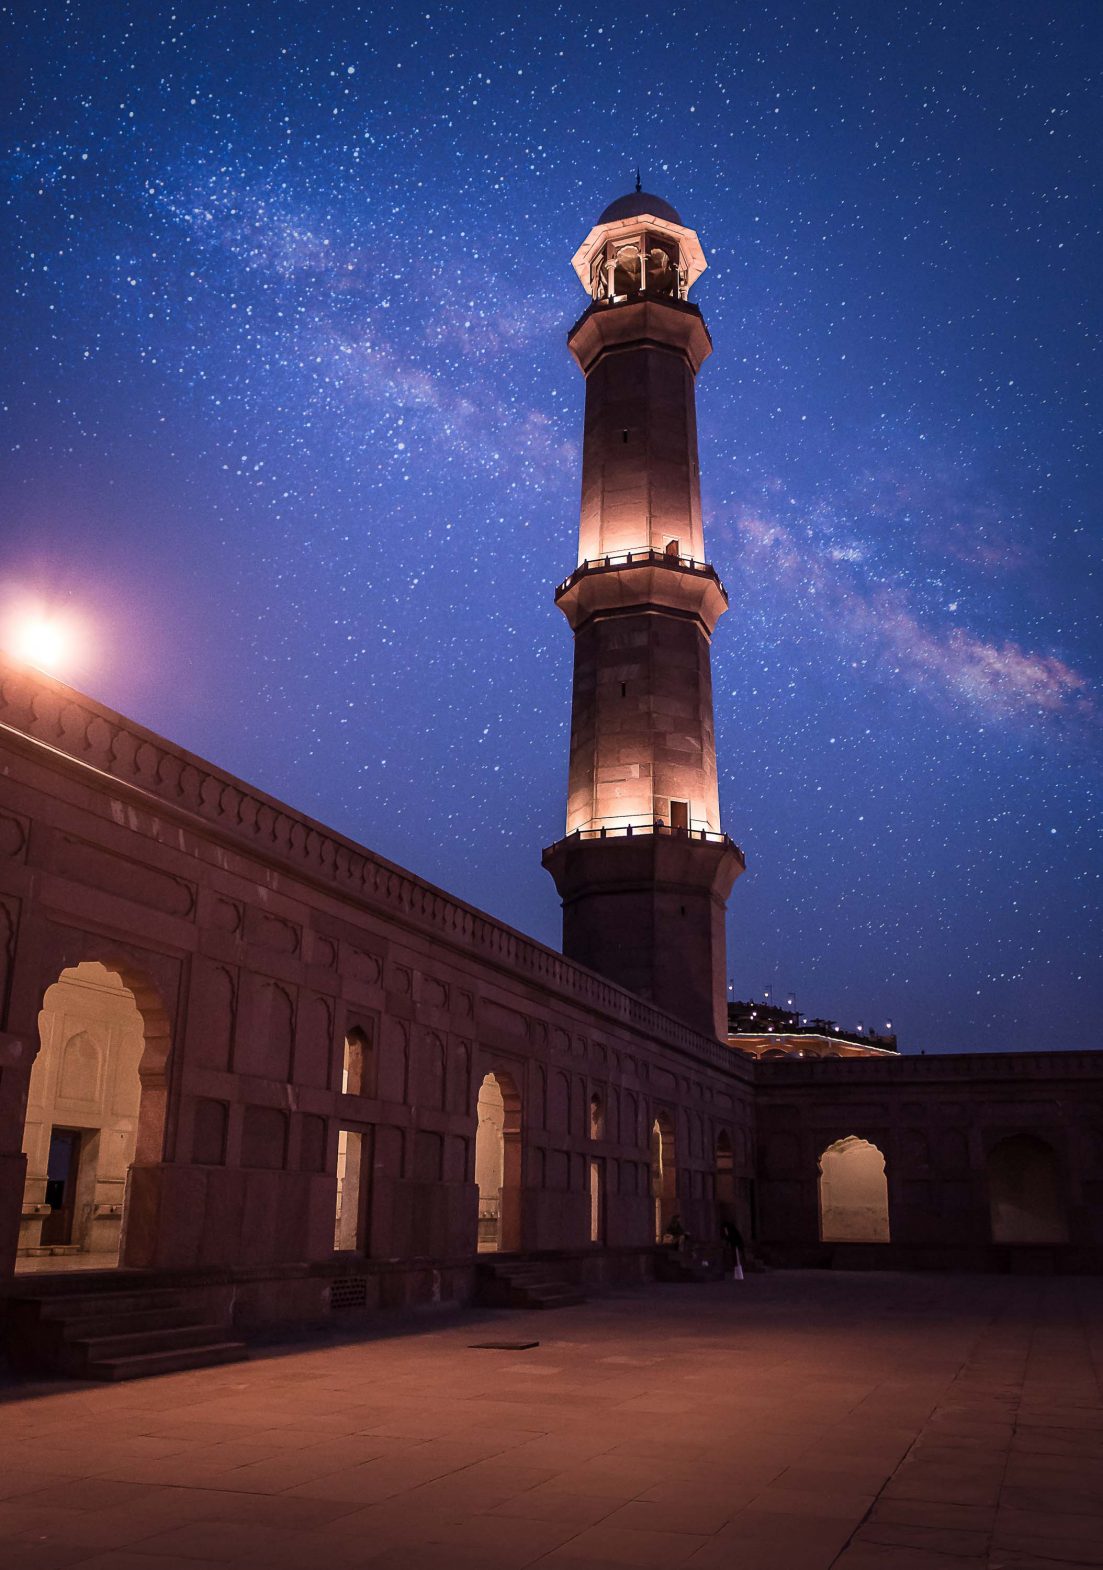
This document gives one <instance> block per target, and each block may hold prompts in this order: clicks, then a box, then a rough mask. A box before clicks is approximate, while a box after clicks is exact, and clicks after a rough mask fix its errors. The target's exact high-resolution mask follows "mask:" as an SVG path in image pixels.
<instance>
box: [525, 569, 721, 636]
mask: <svg viewBox="0 0 1103 1570" xmlns="http://www.w3.org/2000/svg"><path fill="white" fill-rule="evenodd" d="M555 603H556V604H557V605H558V606H559V609H560V610H561V611H562V612H563V614H564V616H566V618H567V620H568V621H569V622H570V624H571V627H572V629H573V630H574V631H577V630H578V628H579V627H581V626H582V625H583V624H584V623H585V622H587V621H589V620H590V618H591V617H592V616H596V615H616V614H619V613H624V612H627V611H633V610H647V609H651V608H653V607H654V608H658V609H662V610H666V611H673V612H674V613H675V614H678V615H683V616H691V617H695V618H696V619H697V620H698V621H700V622H701V624H702V625H703V627H704V629H705V631H706V633H707V634H708V635H709V636H710V637H711V636H712V631H713V628H714V627H715V626H716V623H717V622H718V621H719V620H720V617H721V616H722V615H723V614H724V612H725V611H726V610H727V608H728V595H727V590H726V589H725V588H724V585H723V584H722V583H721V582H720V579H719V578H718V577H717V575H716V570H715V568H713V567H711V566H710V565H709V563H708V562H700V561H695V560H693V559H692V558H691V557H688V556H675V555H673V554H671V553H670V552H669V551H665V550H663V551H660V550H639V551H624V552H620V553H618V554H616V555H611V556H598V557H595V558H594V559H593V560H589V561H584V562H580V563H579V565H578V566H577V567H576V568H575V570H574V572H572V573H571V576H570V577H569V578H565V579H564V581H563V582H562V583H561V584H560V585H559V587H558V588H557V589H556V591H555Z"/></svg>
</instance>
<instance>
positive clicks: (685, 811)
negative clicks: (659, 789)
mask: <svg viewBox="0 0 1103 1570" xmlns="http://www.w3.org/2000/svg"><path fill="white" fill-rule="evenodd" d="M670 827H671V828H672V829H688V828H689V802H688V801H672V802H671V803H670Z"/></svg>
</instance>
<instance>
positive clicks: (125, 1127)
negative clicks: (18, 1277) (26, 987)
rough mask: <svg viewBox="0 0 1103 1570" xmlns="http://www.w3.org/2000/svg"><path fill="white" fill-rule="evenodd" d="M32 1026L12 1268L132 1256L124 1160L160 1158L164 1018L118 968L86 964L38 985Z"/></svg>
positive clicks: (140, 1248)
mask: <svg viewBox="0 0 1103 1570" xmlns="http://www.w3.org/2000/svg"><path fill="white" fill-rule="evenodd" d="M38 1028H39V1042H40V1045H39V1051H38V1055H37V1056H36V1058H35V1061H34V1063H33V1065H32V1068H31V1078H30V1085H29V1088H28V1096H27V1113H26V1118H25V1121H24V1129H23V1150H24V1153H25V1154H26V1157H27V1176H26V1186H25V1189H24V1199H23V1213H22V1217H21V1222H20V1233H19V1248H18V1254H17V1257H16V1270H17V1271H19V1272H47V1271H49V1272H53V1271H58V1270H74V1269H84V1270H87V1269H110V1268H112V1267H114V1266H116V1265H117V1264H118V1263H119V1261H120V1258H122V1257H126V1258H127V1262H128V1263H142V1262H144V1257H143V1256H144V1255H145V1254H146V1253H148V1252H149V1247H148V1245H149V1242H150V1240H149V1239H145V1240H141V1239H135V1240H132V1242H133V1244H134V1246H133V1247H132V1248H131V1249H130V1250H128V1248H127V1230H128V1229H127V1219H128V1201H129V1197H130V1172H131V1168H132V1166H133V1165H134V1164H135V1163H136V1162H143V1163H148V1164H150V1165H152V1164H155V1163H156V1162H158V1161H160V1160H161V1140H162V1134H163V1129H164V1112H165V1074H164V1069H165V1063H166V1061H167V1057H168V1022H167V1020H166V1019H165V1016H164V1013H163V1011H162V1009H161V1006H160V1002H159V1000H158V999H157V997H156V995H155V994H154V993H153V991H152V989H151V988H150V987H149V986H148V984H146V983H145V982H144V981H143V979H142V978H141V977H140V976H138V975H137V974H134V973H132V972H131V971H130V970H129V968H128V967H126V966H123V965H120V966H115V965H111V964H102V963H100V962H99V961H93V960H86V961H82V962H81V963H80V964H77V965H74V966H71V967H69V968H67V969H65V970H63V971H62V972H61V975H60V976H59V978H58V980H57V981H56V982H55V983H54V984H53V985H52V986H50V987H48V988H47V989H46V992H45V994H44V997H43V1001H42V1009H41V1011H40V1013H39V1016H38ZM130 1254H133V1255H134V1256H135V1257H134V1258H133V1259H131V1258H130V1257H129V1255H130Z"/></svg>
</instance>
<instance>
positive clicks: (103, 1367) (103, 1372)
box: [84, 1341, 249, 1380]
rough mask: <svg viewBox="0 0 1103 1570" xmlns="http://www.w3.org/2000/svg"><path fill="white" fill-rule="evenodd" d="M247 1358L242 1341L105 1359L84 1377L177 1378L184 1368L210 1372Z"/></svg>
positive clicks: (246, 1351)
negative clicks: (212, 1369)
mask: <svg viewBox="0 0 1103 1570" xmlns="http://www.w3.org/2000/svg"><path fill="white" fill-rule="evenodd" d="M248 1355H249V1353H248V1349H247V1348H246V1345H245V1343H244V1341H218V1342H210V1343H208V1344H207V1345H206V1346H194V1347H176V1348H175V1349H173V1350H170V1351H164V1352H142V1353H139V1354H138V1355H136V1356H131V1357H127V1356H116V1357H105V1358H101V1359H98V1360H97V1361H96V1362H94V1363H89V1365H88V1367H87V1368H86V1369H85V1371H84V1374H85V1377H86V1378H88V1379H110V1380H120V1379H142V1378H145V1377H147V1376H149V1375H151V1374H177V1373H181V1372H182V1371H183V1370H184V1369H187V1368H213V1367H214V1366H215V1365H216V1364H219V1363H236V1362H239V1361H240V1360H241V1359H242V1358H245V1357H248Z"/></svg>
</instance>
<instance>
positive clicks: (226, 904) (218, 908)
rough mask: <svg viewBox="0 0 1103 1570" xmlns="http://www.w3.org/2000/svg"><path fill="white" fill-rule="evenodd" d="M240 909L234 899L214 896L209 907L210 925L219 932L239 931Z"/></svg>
mask: <svg viewBox="0 0 1103 1570" xmlns="http://www.w3.org/2000/svg"><path fill="white" fill-rule="evenodd" d="M241 919H242V911H241V906H240V905H238V904H237V903H236V902H235V901H234V900H231V899H223V898H222V897H221V896H219V897H218V898H216V900H215V902H214V905H213V906H212V908H211V926H212V927H217V928H218V930H219V932H240V931H241Z"/></svg>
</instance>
